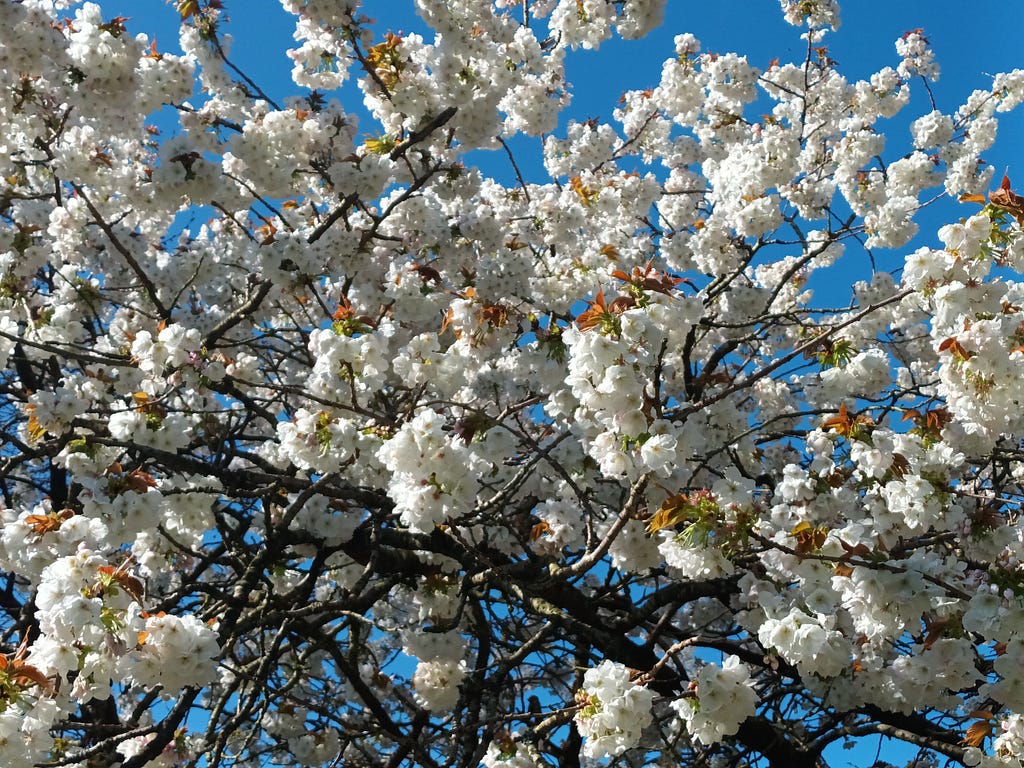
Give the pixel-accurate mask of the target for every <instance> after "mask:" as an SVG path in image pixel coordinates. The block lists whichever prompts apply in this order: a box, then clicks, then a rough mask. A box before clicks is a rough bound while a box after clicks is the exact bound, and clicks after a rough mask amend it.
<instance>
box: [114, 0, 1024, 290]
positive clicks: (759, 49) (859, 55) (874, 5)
mask: <svg viewBox="0 0 1024 768" xmlns="http://www.w3.org/2000/svg"><path fill="white" fill-rule="evenodd" d="M481 1H483V0H481ZM223 2H224V5H225V9H226V13H227V20H226V22H225V23H224V24H223V25H222V31H224V32H228V33H230V34H232V35H233V36H234V38H235V40H234V44H233V46H232V50H231V60H232V62H233V63H235V64H236V65H238V66H239V67H241V68H242V70H243V71H245V72H246V73H247V74H248V75H249V76H250V77H251V78H252V79H253V80H254V81H255V82H257V83H258V84H259V85H260V87H261V88H262V89H263V90H264V91H265V92H266V93H268V94H269V95H271V96H272V97H273V98H274V99H275V100H277V101H278V102H279V103H280V102H281V101H283V100H284V98H285V97H287V96H290V95H296V94H300V93H302V91H301V90H300V89H298V88H297V87H296V86H295V85H294V84H293V83H292V82H291V77H290V71H291V68H292V62H291V60H290V59H289V58H288V57H287V56H286V54H285V51H286V50H287V49H288V48H289V47H293V46H294V45H295V43H294V41H293V39H292V32H293V30H294V21H293V19H292V17H291V16H289V15H288V14H286V13H285V12H284V11H283V10H282V8H281V6H280V4H279V2H278V0H223ZM101 4H102V7H103V8H104V11H105V16H107V17H110V16H114V15H123V16H127V17H129V21H128V22H127V28H128V31H129V32H130V33H132V34H135V33H138V32H146V33H148V34H150V35H151V36H152V35H155V36H156V39H157V47H158V49H159V50H162V51H170V52H180V48H179V46H178V41H177V19H178V15H177V13H176V11H175V9H174V3H173V1H172V2H165V0H101ZM361 10H362V12H363V13H365V14H366V15H367V16H369V17H371V18H373V19H376V20H377V23H376V28H377V30H378V35H377V38H378V39H382V38H383V34H384V32H385V31H389V30H390V31H394V32H399V33H403V32H404V33H408V32H421V33H425V34H429V33H428V30H427V29H426V27H425V25H424V24H423V22H422V21H421V20H420V19H419V17H418V16H416V14H415V12H414V6H413V0H364V2H363V4H362V9H361ZM916 28H923V29H924V31H925V34H926V35H927V36H928V38H929V40H930V41H931V43H932V47H933V49H934V51H935V53H936V56H937V58H938V61H939V63H940V65H941V67H942V78H941V80H940V81H939V82H938V83H935V84H932V91H933V93H934V95H935V99H936V106H937V107H938V108H939V109H940V110H942V111H943V112H947V113H951V112H953V111H955V110H956V108H957V107H958V106H960V105H961V104H962V103H963V102H964V100H965V99H966V98H967V96H968V95H969V94H970V93H971V92H972V91H973V90H974V89H976V88H986V87H988V86H989V85H990V83H991V75H993V74H995V73H996V72H1000V71H1007V70H1011V69H1015V68H1024V54H1022V53H1021V52H1020V51H1021V48H1020V33H1021V31H1022V30H1024V4H1022V3H1020V2H1018V1H1017V0H1011V1H1010V2H1004V3H997V2H991V0H989V1H988V2H977V1H975V2H973V3H971V2H964V0H890V1H889V2H880V1H879V0H846V2H844V3H842V25H841V27H840V29H839V31H838V32H837V33H832V34H829V35H828V37H827V38H826V41H825V42H826V44H827V45H828V47H829V55H830V56H831V58H833V59H834V60H836V61H838V62H839V68H840V71H842V72H843V73H844V75H845V76H846V77H847V78H848V79H851V80H855V79H861V78H866V77H868V76H870V75H871V74H872V73H873V72H875V71H877V70H878V69H880V68H882V67H884V66H892V67H895V66H896V65H897V64H898V63H899V58H898V57H897V55H896V52H895V47H894V41H895V40H896V39H897V38H898V37H899V36H900V35H902V34H903V33H905V32H907V31H909V30H912V29H916ZM682 32H691V33H693V34H694V35H696V37H697V38H698V39H699V40H700V41H701V43H702V45H703V50H704V51H709V52H717V53H726V52H730V51H734V52H737V53H740V54H745V55H746V56H747V57H748V59H749V60H750V62H751V63H752V64H753V65H754V66H757V67H760V68H762V69H763V68H766V67H767V65H768V63H769V62H770V61H771V60H772V59H773V58H778V59H780V61H783V62H785V61H796V62H799V61H801V60H802V59H803V56H804V51H805V48H806V43H805V42H804V41H803V40H801V39H800V30H799V29H797V28H795V27H792V26H790V25H788V24H786V23H785V21H783V18H782V14H781V12H780V10H779V3H778V0H704V2H687V0H668V7H667V11H666V16H665V23H664V24H663V25H662V26H661V28H659V29H657V30H655V31H654V32H653V33H652V34H650V35H648V36H647V37H646V38H644V39H643V40H620V39H613V40H610V41H607V42H606V43H604V44H603V45H602V46H601V48H600V50H599V51H597V52H593V51H584V50H579V51H575V52H572V53H571V54H570V55H569V56H568V58H567V62H566V75H567V79H568V81H569V83H571V85H572V91H573V101H572V104H571V105H570V106H569V107H568V108H567V109H566V110H565V111H564V112H563V114H562V120H561V126H562V127H564V125H565V123H566V122H567V121H568V120H569V119H570V118H572V119H577V120H585V119H589V118H593V117H597V118H600V119H602V120H606V121H612V111H613V110H614V108H615V106H616V103H617V101H618V99H619V97H620V96H621V94H622V93H623V92H624V91H626V90H631V89H642V88H648V87H652V86H654V85H656V84H657V82H658V80H659V78H660V72H661V65H662V62H663V61H664V60H665V59H666V58H668V57H670V56H672V55H673V43H672V39H673V37H674V36H675V35H677V34H679V33H682ZM428 39H429V37H428ZM359 76H360V72H359V70H358V68H357V69H354V70H353V78H352V80H350V81H349V83H347V84H346V86H345V89H343V91H342V92H341V93H340V94H332V95H336V96H338V97H339V98H340V100H341V101H342V103H343V105H344V106H345V108H346V109H347V110H348V111H349V112H352V113H355V114H361V115H365V111H364V110H363V109H362V99H361V96H360V94H359V93H358V90H357V88H356V85H355V80H356V79H357V78H358V77H359ZM911 87H912V89H913V97H912V99H911V104H910V106H909V107H907V108H906V109H904V110H903V112H902V113H901V114H899V115H897V116H896V117H895V118H893V119H892V120H891V121H882V123H881V124H880V128H881V129H882V130H885V131H886V132H887V133H888V134H889V136H890V138H889V140H888V143H887V153H886V154H887V159H889V160H892V159H895V158H896V157H898V156H899V155H901V154H903V153H904V152H906V151H907V150H909V149H910V135H909V131H908V126H909V124H910V122H911V120H913V119H914V118H916V117H918V116H920V115H921V114H923V113H925V112H928V111H929V110H930V106H929V104H928V95H927V94H926V93H925V92H924V88H923V87H922V84H921V83H920V82H919V81H917V82H914V83H913V84H912V86H911ZM374 132H375V129H374V124H373V123H372V121H370V120H368V119H367V118H366V117H361V126H360V133H374ZM511 146H512V148H513V150H514V152H515V154H516V158H517V161H518V163H519V165H520V168H521V169H522V172H523V175H524V176H525V177H526V179H527V181H530V182H537V183H544V182H546V181H548V178H547V175H546V173H545V172H544V169H543V166H542V164H541V162H540V141H539V140H538V139H530V138H528V137H523V136H520V137H517V138H516V139H515V140H513V141H512V142H511ZM984 159H985V160H986V161H987V162H988V163H990V164H991V165H992V166H994V167H995V168H996V177H995V178H996V182H995V183H996V184H997V183H998V180H999V179H1000V178H1001V176H1002V173H1003V172H1004V170H1006V169H1009V175H1010V178H1011V179H1012V180H1014V186H1015V188H1016V189H1017V190H1021V189H1024V109H1020V110H1018V111H1017V112H1016V113H1012V114H1010V115H1005V114H1004V115H1002V116H1001V119H1000V128H999V138H998V139H997V143H996V146H995V147H994V148H993V149H992V151H990V152H988V153H986V155H985V157H984ZM468 160H469V162H470V163H472V164H475V165H479V166H480V167H481V168H482V170H484V172H485V173H487V174H488V175H492V176H495V177H496V178H498V179H499V180H501V181H503V182H505V183H508V184H513V183H514V177H513V174H512V168H511V166H510V164H509V162H508V160H507V158H506V157H505V155H504V153H503V152H501V151H493V152H477V153H474V154H473V155H472V156H471V157H470V158H469V159H468ZM976 210H977V208H976V206H965V205H963V204H958V203H956V202H955V201H952V200H948V199H947V200H942V201H940V202H939V203H938V204H937V205H933V206H931V207H930V208H929V209H927V210H926V211H924V212H923V213H922V214H920V215H919V216H918V223H919V225H920V226H921V232H920V234H919V235H918V237H917V238H915V239H914V241H912V243H911V244H910V245H909V246H906V247H904V248H903V249H900V251H899V252H897V253H891V254H885V252H876V253H875V256H876V258H877V259H878V264H879V266H880V268H884V269H890V270H891V269H897V268H899V267H900V266H902V264H903V257H904V254H905V253H906V252H909V251H912V250H914V249H916V248H917V247H919V246H922V245H929V246H936V245H939V243H938V239H937V237H936V235H935V232H936V230H937V229H938V227H940V226H941V225H943V224H945V223H948V222H950V221H955V220H957V219H959V218H961V217H964V216H968V215H972V214H973V213H975V212H976ZM848 262H849V264H850V267H849V269H850V270H851V271H850V272H849V273H848V274H847V275H844V276H846V277H849V279H850V282H853V281H856V280H863V279H866V278H868V277H869V266H868V261H867V260H866V259H860V260H858V262H857V264H856V265H854V263H853V260H852V259H851V260H848ZM809 287H811V288H814V289H815V293H816V298H815V302H816V303H819V305H823V304H821V302H823V303H824V304H832V303H833V302H835V301H838V302H839V303H840V304H842V303H845V302H846V301H847V300H848V298H849V294H848V293H847V292H846V288H845V281H843V280H839V281H836V280H835V275H834V274H833V275H829V277H828V279H827V280H826V281H819V280H818V278H817V276H813V278H812V282H811V283H810V284H809ZM840 292H841V293H842V295H840Z"/></svg>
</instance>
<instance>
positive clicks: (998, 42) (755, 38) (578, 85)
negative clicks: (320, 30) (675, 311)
mask: <svg viewBox="0 0 1024 768" xmlns="http://www.w3.org/2000/svg"><path fill="white" fill-rule="evenodd" d="M481 1H483V0H481ZM224 3H225V6H226V9H227V13H228V17H229V21H228V23H227V24H225V25H224V27H223V30H224V31H227V32H230V33H231V34H232V35H234V37H235V43H234V46H233V49H232V55H231V59H232V61H233V62H234V63H235V64H237V65H238V66H239V67H241V68H242V69H243V70H244V71H245V72H246V73H247V74H248V75H249V76H250V77H251V78H253V79H254V80H255V81H256V82H257V83H258V84H259V85H260V86H261V87H262V88H263V89H264V90H265V91H266V92H267V93H268V94H270V95H271V96H273V97H274V98H275V99H276V100H279V101H280V100H282V99H283V98H284V97H286V96H288V95H291V94H296V93H298V92H299V89H297V88H296V87H295V86H294V85H293V84H292V82H291V79H290V75H289V73H290V71H291V66H292V63H291V60H290V59H288V58H287V56H286V55H285V51H286V49H288V48H289V47H292V46H293V45H294V43H293V40H292V31H293V29H294V24H293V22H292V21H291V18H290V17H289V16H288V15H287V14H285V13H284V12H283V11H282V9H281V7H280V5H279V3H278V2H277V1H276V0H224ZM101 6H102V7H103V9H104V15H105V17H106V18H110V17H113V16H115V15H123V16H127V17H129V21H128V22H127V28H128V30H129V32H130V33H133V34H134V33H137V32H147V33H148V34H150V35H151V36H152V35H154V34H155V35H156V38H157V47H158V49H159V50H161V51H170V52H180V49H179V47H178V43H177V14H176V12H175V10H174V7H173V5H172V4H167V3H165V2H164V1H163V0H105V1H101ZM412 8H413V4H412V0H365V2H364V3H363V9H362V10H363V12H364V13H366V14H367V15H368V16H370V17H372V18H375V19H377V21H378V25H377V26H378V30H379V35H378V37H381V36H382V35H383V33H384V31H386V30H391V31H395V32H403V31H404V32H412V31H417V32H422V31H424V27H423V24H422V22H421V21H420V20H419V19H418V18H417V17H416V16H415V15H414V13H413V11H412ZM842 20H843V23H842V27H841V29H840V30H839V32H838V33H835V34H830V35H829V36H828V38H827V41H826V42H827V44H828V46H829V50H830V55H831V57H832V58H833V59H835V60H836V61H838V62H839V67H840V70H841V71H842V72H843V73H844V74H845V75H846V77H847V78H849V79H859V78H863V77H867V76H868V75H870V74H871V73H872V72H874V71H877V70H878V69H880V68H881V67H883V66H886V65H888V66H893V67H895V66H896V64H897V63H898V61H899V59H898V58H897V56H896V53H895V49H894V46H893V42H894V41H895V40H896V38H898V37H899V36H900V35H901V34H903V33H904V32H906V31H909V30H911V29H915V28H918V27H921V28H924V30H925V34H926V35H927V36H928V38H929V40H930V41H931V43H932V47H933V49H934V50H935V52H936V55H937V57H938V60H939V63H940V65H941V67H942V78H941V80H940V81H939V82H938V83H937V84H934V85H933V86H932V87H933V91H934V93H935V97H936V101H937V106H938V108H939V109H940V110H942V111H944V112H952V111H954V110H955V109H956V108H957V107H958V106H959V105H960V104H961V103H963V101H964V99H965V98H966V97H967V95H968V94H970V92H971V91H972V90H974V89H975V88H984V87H987V86H988V84H989V83H990V82H991V79H990V75H992V74H995V73H996V72H1000V71H1006V70H1011V69H1015V68H1022V67H1024V53H1022V50H1024V49H1022V46H1021V35H1022V34H1024V3H1021V2H1019V0H1008V2H980V1H979V0H973V2H965V0H888V1H887V2H881V1H880V0H846V1H845V2H844V3H843V12H842ZM681 32H691V33H693V34H694V35H696V36H697V38H698V39H699V40H700V41H701V42H702V44H703V50H704V51H714V52H719V53H725V52H728V51H735V52H737V53H741V54H746V55H747V56H748V58H749V60H750V61H751V63H752V64H754V65H755V66H758V67H760V68H765V67H766V66H767V64H768V62H769V61H770V60H771V59H773V58H776V57H777V58H779V59H780V60H781V61H796V62H798V61H801V60H802V58H803V51H804V48H805V43H804V42H803V41H802V40H800V38H799V34H800V31H799V30H797V29H795V28H793V27H791V26H789V25H788V24H786V23H785V22H784V21H783V20H782V15H781V13H780V12H779V3H778V0H702V1H700V2H692V1H687V0H669V3H668V12H667V14H666V19H665V24H664V25H663V26H662V28H660V29H659V30H657V31H655V32H654V33H652V34H651V35H649V36H648V37H646V38H645V39H643V40H640V41H622V40H612V41H609V42H607V43H605V44H604V45H602V47H601V49H600V51H599V52H597V53H594V52H589V51H577V52H575V53H573V54H571V55H570V56H569V58H568V61H567V65H566V68H567V79H568V81H569V82H570V83H571V84H572V86H573V94H574V96H573V103H572V105H571V106H570V107H569V108H568V109H567V110H566V112H565V114H564V116H563V125H564V120H565V119H568V118H569V117H572V118H576V119H587V118H591V117H598V118H601V119H602V120H609V121H610V120H611V113H612V110H613V109H614V107H615V104H616V102H617V101H618V98H619V96H620V95H621V93H622V92H623V91H625V90H629V89H634V88H647V87H652V86H654V85H656V84H657V82H658V79H659V75H660V70H661V63H662V61H664V59H666V58H668V57H669V56H671V55H672V54H673V46H672V38H673V37H674V36H675V35H676V34H679V33H681ZM353 74H355V75H356V76H358V73H357V72H354V73H353ZM913 87H914V88H915V93H914V98H912V100H911V106H910V107H909V108H908V109H907V110H905V113H906V114H905V117H904V116H901V117H900V118H899V119H898V120H896V121H894V124H893V133H894V136H893V139H891V140H890V141H891V144H890V146H891V147H892V148H893V150H898V151H904V149H905V148H909V146H910V142H909V134H908V133H907V132H906V125H907V124H908V123H909V121H910V120H911V119H913V118H914V117H917V116H919V115H920V114H922V113H923V112H925V111H927V110H928V106H927V99H926V95H925V94H924V93H923V91H922V90H921V87H920V84H919V83H917V84H915V85H914V86H913ZM341 99H342V102H343V103H344V104H345V105H346V108H347V109H349V110H351V111H354V112H362V108H361V99H360V98H359V96H358V93H357V92H356V91H355V89H354V88H353V89H352V90H348V91H345V92H343V94H342V96H341ZM367 130H369V128H367ZM532 146H533V152H531V143H530V142H528V141H520V142H517V144H516V149H517V155H518V159H519V161H520V163H521V165H522V167H523V169H524V172H525V174H526V176H527V177H528V180H530V181H537V182H543V181H545V180H546V179H545V177H544V174H543V169H542V167H541V165H540V163H539V153H537V152H536V148H537V147H536V144H535V143H534V144H533V145H532ZM530 154H533V156H534V158H535V159H533V160H531V159H530V158H529V157H527V155H530ZM985 159H986V160H987V161H988V162H989V163H990V164H992V165H994V166H995V167H996V169H997V177H996V178H997V180H998V178H999V177H1000V175H1001V174H1002V172H1003V170H1004V168H1006V167H1009V172H1010V176H1011V178H1012V179H1014V180H1015V184H1014V186H1015V188H1017V189H1018V190H1021V189H1024V109H1021V110H1018V112H1017V113H1015V114H1013V115H1010V116H1005V115H1004V116H1003V117H1002V119H1001V121H1000V129H999V138H998V140H997V144H996V147H995V148H994V150H993V151H991V152H990V153H988V154H987V155H986V157H985ZM485 162H486V165H487V170H488V171H489V172H491V173H492V174H494V175H497V176H499V177H501V178H505V179H507V180H508V181H509V182H510V183H511V169H510V168H508V166H507V162H506V161H505V158H504V156H503V155H502V154H499V153H493V159H492V158H488V159H487V160H486V161H485ZM973 212H974V209H972V210H970V211H967V210H964V209H963V208H960V207H958V204H957V203H955V202H953V201H949V202H948V203H945V204H944V205H943V206H937V207H936V209H935V210H934V211H933V212H931V213H930V214H929V215H928V216H927V217H924V218H922V219H921V220H920V223H921V225H922V233H921V235H920V236H919V238H918V241H916V242H915V245H916V244H921V243H928V244H935V243H936V242H937V240H936V238H935V235H934V229H935V227H937V226H938V225H940V224H942V223H944V222H945V221H948V220H950V219H951V218H956V217H959V216H964V215H969V214H970V213H973ZM862 277H864V275H857V276H855V277H852V279H859V278H862ZM894 745H895V742H890V741H883V742H881V743H879V740H878V739H877V738H873V739H864V740H862V741H861V742H859V743H858V745H857V746H856V747H855V748H854V749H852V750H850V751H847V752H843V751H842V750H841V749H840V748H839V747H838V745H837V746H836V748H835V749H833V750H830V751H829V752H828V753H826V756H827V758H829V761H830V764H831V765H832V766H835V767H836V768H842V767H846V766H852V767H853V768H867V766H870V765H872V764H873V762H874V761H875V759H876V757H877V758H880V759H883V760H886V761H888V762H890V763H893V764H896V765H898V766H902V765H905V763H906V761H907V760H908V759H910V758H912V757H913V755H914V750H912V749H910V748H909V747H907V746H906V745H900V746H899V747H896V746H894Z"/></svg>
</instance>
